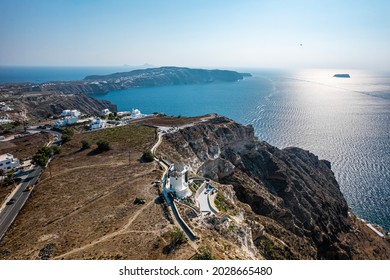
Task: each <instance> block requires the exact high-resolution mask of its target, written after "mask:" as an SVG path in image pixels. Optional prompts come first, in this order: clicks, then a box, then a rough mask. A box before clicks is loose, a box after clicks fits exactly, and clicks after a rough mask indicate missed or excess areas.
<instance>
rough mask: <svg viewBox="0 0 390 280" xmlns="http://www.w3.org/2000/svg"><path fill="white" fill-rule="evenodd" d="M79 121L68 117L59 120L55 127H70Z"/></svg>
mask: <svg viewBox="0 0 390 280" xmlns="http://www.w3.org/2000/svg"><path fill="white" fill-rule="evenodd" d="M78 120H79V118H78V117H66V118H63V119H61V120H58V121H56V122H55V123H54V127H62V126H68V125H71V124H74V123H76V122H77V121H78Z"/></svg>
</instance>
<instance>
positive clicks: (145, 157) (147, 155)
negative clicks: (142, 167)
mask: <svg viewBox="0 0 390 280" xmlns="http://www.w3.org/2000/svg"><path fill="white" fill-rule="evenodd" d="M153 160H154V156H153V153H152V151H151V150H147V151H145V152H144V153H143V154H142V157H141V161H142V162H152V161H153Z"/></svg>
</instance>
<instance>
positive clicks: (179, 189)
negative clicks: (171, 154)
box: [167, 164, 192, 199]
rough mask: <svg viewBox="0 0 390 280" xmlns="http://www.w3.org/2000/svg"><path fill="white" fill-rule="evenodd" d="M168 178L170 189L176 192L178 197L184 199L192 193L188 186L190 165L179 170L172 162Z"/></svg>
mask: <svg viewBox="0 0 390 280" xmlns="http://www.w3.org/2000/svg"><path fill="white" fill-rule="evenodd" d="M168 179H169V182H168V184H167V186H168V191H170V192H174V193H175V194H176V197H177V198H179V199H183V198H186V197H189V196H191V195H192V192H191V191H190V189H189V187H188V166H184V168H183V170H182V171H178V170H177V169H176V168H175V165H174V164H172V165H171V166H170V167H169V172H168Z"/></svg>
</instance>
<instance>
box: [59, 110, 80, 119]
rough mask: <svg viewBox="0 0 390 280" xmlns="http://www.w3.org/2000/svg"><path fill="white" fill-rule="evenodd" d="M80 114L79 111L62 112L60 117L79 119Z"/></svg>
mask: <svg viewBox="0 0 390 280" xmlns="http://www.w3.org/2000/svg"><path fill="white" fill-rule="evenodd" d="M80 115H81V113H80V111H79V110H63V111H62V113H61V115H60V117H76V118H78V117H80Z"/></svg>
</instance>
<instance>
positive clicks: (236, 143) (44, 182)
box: [0, 115, 390, 260]
mask: <svg viewBox="0 0 390 280" xmlns="http://www.w3.org/2000/svg"><path fill="white" fill-rule="evenodd" d="M153 126H165V127H166V126H168V127H169V126H182V127H181V129H179V130H177V131H175V132H172V133H169V134H165V135H164V136H163V139H162V142H161V144H160V146H159V147H158V148H157V151H156V155H157V156H158V157H164V158H165V159H166V160H168V161H170V162H177V163H186V164H188V165H189V166H190V176H194V177H198V176H199V175H201V176H204V177H207V178H210V179H211V180H212V181H211V184H212V185H213V186H214V187H216V188H217V189H218V192H217V193H215V194H213V198H215V201H214V203H215V206H216V207H217V208H218V209H219V212H218V213H217V215H216V216H208V215H206V216H202V215H197V214H196V213H195V212H194V211H196V209H195V210H194V207H189V206H188V205H185V204H184V203H179V202H178V203H177V205H178V208H179V211H180V214H181V216H182V217H183V219H184V220H185V222H186V223H187V224H188V225H189V227H190V228H191V229H192V230H193V231H194V232H195V233H196V236H197V237H198V239H197V240H196V241H195V242H193V241H189V240H186V241H184V242H183V243H181V244H179V245H178V243H177V242H176V241H175V240H177V239H175V238H176V237H175V236H177V235H175V232H177V231H176V227H175V224H174V221H175V220H174V218H173V216H172V214H171V213H170V212H169V211H168V206H167V204H166V203H165V202H164V200H163V199H162V195H161V189H160V187H161V186H160V184H158V183H157V184H156V180H161V176H162V174H163V169H162V168H161V166H159V165H158V164H157V162H155V161H154V162H143V161H142V160H140V159H141V157H142V155H143V153H144V151H147V150H148V149H150V148H151V147H152V146H153V145H154V143H156V141H157V137H156V130H155V129H154V128H153ZM99 140H104V141H108V142H109V143H110V146H111V149H110V150H109V151H105V152H98V151H97V150H96V143H97V142H98V141H99ZM82 141H88V142H89V143H90V145H91V146H90V147H89V148H86V149H82V148H81V142H82ZM61 150H62V152H61V153H60V155H58V156H56V157H55V159H54V160H53V161H52V162H51V163H50V166H51V168H50V171H51V172H49V169H46V170H45V172H44V173H43V175H42V177H41V178H40V181H39V183H38V185H37V186H36V187H35V188H34V190H33V193H32V196H31V198H30V199H29V200H28V201H27V203H26V205H25V207H24V208H23V210H22V211H21V213H20V214H19V216H18V217H17V219H16V220H15V222H14V224H13V225H12V226H11V228H10V230H9V231H8V232H7V234H6V235H5V237H4V238H3V240H1V242H0V259H190V258H193V257H194V256H196V255H197V254H198V253H199V252H201V251H202V250H203V249H204V248H206V249H207V250H209V251H210V252H211V255H212V256H213V257H214V258H216V259H387V260H388V259H390V243H389V240H388V239H385V238H380V237H379V236H377V235H376V234H375V233H374V232H373V231H372V230H371V229H370V228H368V227H367V225H366V224H365V223H364V222H362V221H361V220H360V219H358V218H357V217H356V216H355V215H354V214H353V213H351V212H350V210H349V208H348V205H347V203H346V201H345V199H344V197H343V195H342V193H341V191H340V188H339V185H338V183H337V181H336V180H335V177H334V174H333V172H332V170H331V164H330V163H329V162H328V161H326V160H320V159H319V158H318V157H317V156H315V155H313V154H312V153H310V152H309V151H305V150H302V149H299V148H286V149H278V148H276V147H273V146H271V145H269V144H267V143H266V142H263V141H260V140H258V139H256V137H255V136H254V132H253V128H252V127H251V126H243V125H240V124H238V123H236V122H234V121H232V120H230V119H227V118H224V117H219V116H217V115H207V116H202V117H198V118H195V117H194V118H184V117H181V118H174V117H168V116H154V117H150V118H145V119H139V120H136V121H135V122H134V123H133V124H132V125H128V126H123V127H117V128H111V129H104V130H100V131H94V132H79V133H76V134H75V135H74V136H73V137H72V139H71V140H70V141H69V142H67V143H65V144H64V145H63V146H62V148H61ZM157 182H158V181H157ZM194 187H195V186H194V185H191V188H194ZM137 199H138V201H140V203H136V201H137ZM183 234H184V233H183ZM175 244H176V245H175ZM173 245H175V246H173Z"/></svg>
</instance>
